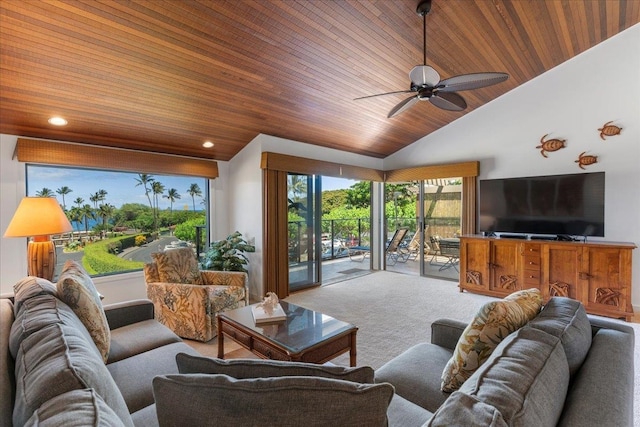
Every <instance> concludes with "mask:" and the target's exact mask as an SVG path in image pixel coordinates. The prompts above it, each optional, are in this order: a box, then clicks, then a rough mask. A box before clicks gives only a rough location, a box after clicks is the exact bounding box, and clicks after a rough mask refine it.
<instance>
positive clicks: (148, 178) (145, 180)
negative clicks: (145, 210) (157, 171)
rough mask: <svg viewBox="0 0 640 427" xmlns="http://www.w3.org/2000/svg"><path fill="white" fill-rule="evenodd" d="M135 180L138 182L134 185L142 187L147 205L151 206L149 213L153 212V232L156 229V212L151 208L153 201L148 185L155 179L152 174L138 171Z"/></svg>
mask: <svg viewBox="0 0 640 427" xmlns="http://www.w3.org/2000/svg"><path fill="white" fill-rule="evenodd" d="M135 180H136V181H137V182H138V183H137V184H136V187H139V186H140V185H142V186H143V187H144V195H145V196H147V200H148V201H149V207H150V208H151V213H152V214H153V231H154V232H155V231H157V223H156V214H155V211H154V210H153V203H152V202H151V196H150V194H151V188H149V185H152V184H153V182H154V181H155V179H153V175H149V174H146V173H139V174H138V178H135Z"/></svg>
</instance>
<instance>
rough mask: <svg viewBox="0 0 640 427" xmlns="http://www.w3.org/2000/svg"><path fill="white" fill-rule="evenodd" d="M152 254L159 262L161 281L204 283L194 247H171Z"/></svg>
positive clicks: (157, 262)
mask: <svg viewBox="0 0 640 427" xmlns="http://www.w3.org/2000/svg"><path fill="white" fill-rule="evenodd" d="M151 256H152V257H153V260H154V261H155V262H156V264H157V268H158V277H159V278H160V281H161V282H165V283H190V284H193V285H202V278H201V277H200V268H199V266H198V260H197V259H196V256H195V253H194V252H193V249H191V248H179V249H170V250H168V251H166V252H156V253H153V254H151Z"/></svg>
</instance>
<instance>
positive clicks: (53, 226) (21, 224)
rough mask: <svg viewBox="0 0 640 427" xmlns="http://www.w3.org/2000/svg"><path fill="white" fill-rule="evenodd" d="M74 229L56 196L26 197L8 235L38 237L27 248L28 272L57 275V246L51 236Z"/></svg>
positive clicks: (49, 278) (50, 278) (47, 276)
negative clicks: (55, 272) (55, 273)
mask: <svg viewBox="0 0 640 427" xmlns="http://www.w3.org/2000/svg"><path fill="white" fill-rule="evenodd" d="M71 230H73V227H72V226H71V223H70V222H69V219H68V218H67V216H66V215H65V213H64V212H63V210H62V208H61V207H60V205H59V204H58V201H57V200H56V199H55V198H53V197H25V198H23V199H22V201H21V202H20V205H18V209H16V212H15V214H13V218H12V219H11V222H10V223H9V227H7V230H6V231H5V233H4V237H32V236H33V237H34V241H32V242H29V247H28V250H27V257H28V260H27V261H28V266H29V272H28V274H29V275H31V276H38V277H42V278H45V279H47V280H52V279H53V273H54V270H55V266H56V250H55V246H54V244H53V242H52V241H51V240H50V238H49V236H50V235H51V234H59V233H66V232H69V231H71Z"/></svg>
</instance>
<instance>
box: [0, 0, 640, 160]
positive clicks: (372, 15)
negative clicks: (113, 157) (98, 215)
mask: <svg viewBox="0 0 640 427" xmlns="http://www.w3.org/2000/svg"><path fill="white" fill-rule="evenodd" d="M417 4H418V0H393V1H391V0H360V1H357V0H312V1H307V0H298V1H294V0H286V1H283V0H271V1H268V0H244V1H243V0H228V1H225V0H211V1H206V0H131V1H124V0H37V1H36V0H2V1H1V2H0V132H1V133H5V134H14V135H21V136H29V137H40V138H50V139H59V140H64V141H73V142H80V143H87V144H99V145H105V146H114V147H126V148H134V149H141V150H146V151H154V152H163V153H173V154H182V155H188V156H196V157H203V158H213V159H218V160H229V159H230V158H232V157H233V156H234V155H235V154H236V153H238V151H239V150H241V149H242V148H243V147H244V146H245V145H246V144H248V143H249V142H250V141H251V140H252V139H253V138H255V137H256V136H257V135H258V134H260V133H264V134H269V135H274V136H278V137H282V138H287V139H292V140H297V141H303V142H307V143H311V144H316V145H320V146H325V147H331V148H336V149H340V150H345V151H349V152H354V153H360V154H364V155H369V156H374V157H379V158H383V157H386V156H388V155H390V154H392V153H394V152H396V151H397V150H399V149H401V148H403V147H405V146H406V145H409V144H411V143H412V142H414V141H416V140H418V139H419V138H421V137H423V136H425V135H427V134H429V133H431V132H433V131H435V130H437V129H439V128H441V127H443V126H446V125H447V124H448V123H450V122H451V121H453V120H455V119H457V118H459V117H461V116H462V115H463V114H465V113H468V112H470V111H473V110H474V109H475V108H478V107H480V106H481V105H484V104H486V103H487V102H490V101H491V100H493V99H495V98H497V97H498V96H500V95H502V94H504V93H506V92H508V91H510V90H512V89H514V88H515V87H517V86H519V85H521V84H523V83H525V82H527V81H528V80H530V79H533V78H534V77H536V76H539V75H540V74H542V73H544V72H545V71H547V70H549V69H551V68H553V67H555V66H557V65H559V64H561V63H562V62H564V61H566V60H568V59H570V58H571V57H573V56H575V55H578V54H580V53H581V52H584V51H585V50H587V49H589V48H590V47H593V46H595V45H596V44H598V43H600V42H602V41H603V40H605V39H607V38H609V37H611V36H613V35H615V34H617V33H619V32H620V31H622V30H624V29H626V28H629V27H631V26H632V25H634V24H636V23H638V22H640V1H639V0H600V1H596V0H562V1H560V0H518V1H508V0H478V1H470V0H434V1H433V7H432V9H431V13H430V14H429V15H428V16H427V62H428V64H429V65H431V66H433V67H434V68H435V69H436V70H438V71H439V72H440V74H441V76H442V78H447V77H451V76H454V75H459V74H466V73H473V72H481V71H500V72H506V73H508V74H509V75H510V78H509V80H507V81H506V82H504V83H501V84H499V85H496V86H492V87H488V88H484V89H478V90H474V91H466V92H462V93H461V94H462V95H463V96H464V98H465V99H466V101H467V103H468V104H469V107H468V108H467V109H466V110H465V111H464V112H448V111H444V110H440V109H438V108H436V107H434V106H433V105H430V104H429V103H418V104H416V105H415V106H414V107H412V108H411V109H410V110H408V111H407V112H405V113H402V114H401V115H399V116H398V117H396V118H393V119H387V118H386V115H387V113H388V112H389V110H390V109H391V108H392V107H393V106H394V105H395V104H396V103H398V102H400V101H401V100H402V99H404V97H406V96H407V95H404V94H399V95H389V96H385V97H378V98H373V99H366V100H359V101H354V100H353V99H354V98H356V97H359V96H364V95H370V94H375V93H381V92H388V91H396V90H404V89H408V86H409V77H408V72H409V71H410V70H411V68H412V67H413V66H415V65H419V64H422V55H423V35H422V31H423V27H422V18H421V17H419V16H418V15H417V14H416V13H415V9H416V6H417ZM52 115H61V116H64V117H65V118H66V119H67V120H68V121H69V124H68V125H67V126H65V127H62V128H54V127H52V126H51V125H49V124H48V123H47V118H49V117H50V116H52ZM205 140H210V141H212V142H214V143H215V146H214V147H213V148H212V149H205V148H203V147H202V146H201V144H202V143H203V142H204V141H205Z"/></svg>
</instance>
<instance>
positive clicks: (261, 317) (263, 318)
mask: <svg viewBox="0 0 640 427" xmlns="http://www.w3.org/2000/svg"><path fill="white" fill-rule="evenodd" d="M251 314H253V320H254V321H255V322H256V324H258V323H271V322H281V321H283V320H287V314H286V313H285V312H284V310H283V309H282V306H281V305H280V304H278V305H277V306H276V308H274V309H273V313H272V314H270V315H269V314H267V313H266V312H265V311H264V308H263V307H260V306H259V305H257V304H256V305H253V306H251Z"/></svg>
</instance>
